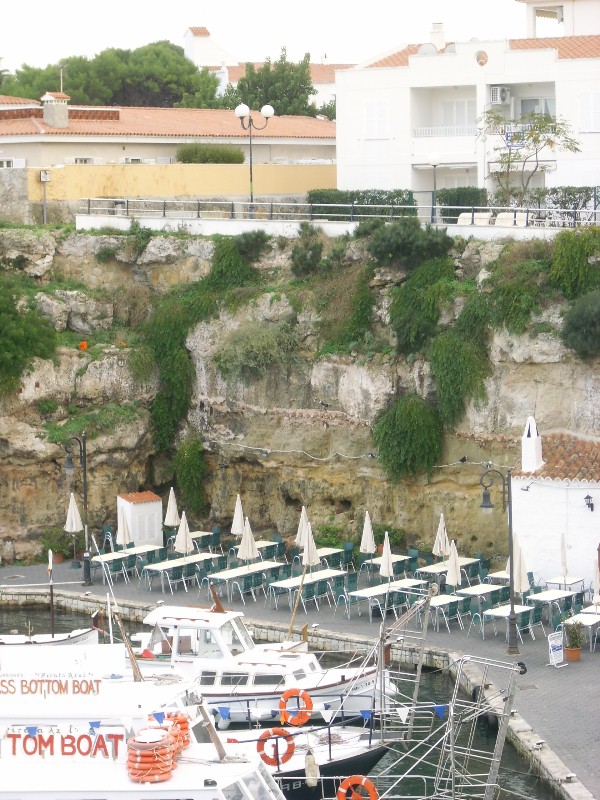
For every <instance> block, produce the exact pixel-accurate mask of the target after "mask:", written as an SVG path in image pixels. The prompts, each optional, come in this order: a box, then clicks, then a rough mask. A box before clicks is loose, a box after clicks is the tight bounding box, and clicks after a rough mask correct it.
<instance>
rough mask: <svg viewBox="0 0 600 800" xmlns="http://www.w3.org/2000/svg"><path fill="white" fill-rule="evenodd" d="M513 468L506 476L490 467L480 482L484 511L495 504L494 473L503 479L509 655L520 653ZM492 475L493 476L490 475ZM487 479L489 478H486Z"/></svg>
mask: <svg viewBox="0 0 600 800" xmlns="http://www.w3.org/2000/svg"><path fill="white" fill-rule="evenodd" d="M511 473H512V468H511V467H507V468H506V476H504V475H503V474H502V473H501V472H500V470H497V469H488V470H486V471H485V472H484V473H483V475H482V476H481V478H480V480H479V483H480V485H481V486H482V487H483V496H482V500H481V506H480V508H482V509H483V510H484V511H491V510H492V509H493V507H494V506H493V504H492V502H491V500H490V487H491V486H493V485H494V477H493V476H494V475H496V476H497V477H498V478H500V480H501V481H502V512H503V513H504V512H506V511H508V558H509V573H508V576H509V577H508V580H509V588H510V611H509V615H508V648H507V650H506V652H507V654H508V655H511V656H518V655H520V650H519V646H518V644H517V616H516V614H515V575H514V558H513V525H512V485H511ZM488 476H492V477H488ZM486 479H487V480H486Z"/></svg>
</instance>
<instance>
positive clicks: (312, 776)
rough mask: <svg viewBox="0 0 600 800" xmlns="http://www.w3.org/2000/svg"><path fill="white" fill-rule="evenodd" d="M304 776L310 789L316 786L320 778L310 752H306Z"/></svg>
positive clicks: (317, 766)
mask: <svg viewBox="0 0 600 800" xmlns="http://www.w3.org/2000/svg"><path fill="white" fill-rule="evenodd" d="M304 774H305V775H306V785H307V786H309V787H310V788H311V789H312V788H313V787H314V786H316V785H317V783H318V782H319V777H320V774H321V773H320V770H319V765H318V764H317V759H316V758H315V755H314V753H313V751H312V750H308V752H307V753H306V758H305V759H304Z"/></svg>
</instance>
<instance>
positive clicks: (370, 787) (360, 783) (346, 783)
mask: <svg viewBox="0 0 600 800" xmlns="http://www.w3.org/2000/svg"><path fill="white" fill-rule="evenodd" d="M359 787H362V788H364V789H365V790H366V791H367V794H368V797H369V800H378V798H379V792H378V791H377V788H376V786H375V784H374V783H373V781H370V780H369V779H368V778H366V777H365V776H364V775H351V776H350V777H349V778H346V779H345V780H343V781H342V782H341V783H340V788H339V789H338V790H337V800H364V798H365V795H364V794H363V793H362V792H359V791H356V790H357V789H358V788H359ZM348 789H350V790H351V794H350V797H348Z"/></svg>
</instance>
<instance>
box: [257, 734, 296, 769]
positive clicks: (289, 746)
mask: <svg viewBox="0 0 600 800" xmlns="http://www.w3.org/2000/svg"><path fill="white" fill-rule="evenodd" d="M278 738H282V739H283V740H284V741H285V744H286V749H285V751H284V752H283V753H280V752H279V749H278V744H279V743H278V741H277V739H278ZM269 739H275V742H274V745H275V746H274V749H273V755H269V754H268V753H265V744H266V743H267V741H268V740H269ZM256 749H257V751H258V755H259V756H260V757H261V758H262V760H263V761H264V762H265V764H268V765H269V766H270V767H276V766H277V765H278V764H285V763H286V762H288V761H289V760H290V758H291V757H292V756H293V755H294V750H295V749H296V745H295V744H294V739H293V737H292V736H291V735H290V734H289V733H288V732H287V731H286V730H285V728H269V730H267V731H265V732H264V733H261V735H260V736H259V737H258V742H257V743H256ZM277 756H279V758H278V757H277Z"/></svg>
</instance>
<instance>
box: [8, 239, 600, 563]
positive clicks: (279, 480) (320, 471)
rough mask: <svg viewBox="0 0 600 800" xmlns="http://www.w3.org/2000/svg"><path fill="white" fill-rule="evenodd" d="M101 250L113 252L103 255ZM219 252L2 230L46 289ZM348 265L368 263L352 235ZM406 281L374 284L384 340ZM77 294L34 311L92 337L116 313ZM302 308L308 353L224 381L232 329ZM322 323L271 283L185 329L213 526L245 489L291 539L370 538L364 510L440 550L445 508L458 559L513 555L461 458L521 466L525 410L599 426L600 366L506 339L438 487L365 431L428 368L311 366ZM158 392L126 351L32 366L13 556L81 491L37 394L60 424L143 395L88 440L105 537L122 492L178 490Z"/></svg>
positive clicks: (483, 256) (591, 428) (17, 420)
mask: <svg viewBox="0 0 600 800" xmlns="http://www.w3.org/2000/svg"><path fill="white" fill-rule="evenodd" d="M499 247H501V245H500V244H499V243H497V242H494V243H488V244H480V243H476V242H474V241H471V242H470V243H469V244H468V245H467V248H466V250H465V251H464V252H463V253H462V254H461V255H459V256H457V261H456V269H457V274H464V275H468V276H477V275H480V276H481V274H482V270H485V267H486V265H487V264H488V263H489V262H490V261H491V260H493V259H494V258H495V257H497V255H498V248H499ZM107 252H108V257H107V256H106V254H107ZM99 253H104V255H103V257H102V259H100V260H99V259H98V257H97V256H98V254H99ZM211 255H212V243H211V242H210V241H209V240H202V239H189V240H186V239H183V238H181V239H180V238H168V237H155V238H154V239H152V240H151V241H150V242H149V244H148V245H147V247H145V248H144V249H143V251H142V252H137V251H135V250H131V249H128V248H127V247H125V246H123V241H122V237H113V236H108V235H103V236H90V235H88V234H70V235H68V236H66V237H65V236H59V235H58V234H50V233H45V232H44V233H43V234H41V235H39V236H38V235H37V234H36V233H33V232H29V231H27V232H24V231H14V230H0V263H1V264H2V267H3V269H15V270H16V269H23V270H25V272H27V273H28V274H30V275H31V276H33V277H35V278H36V280H38V281H39V282H40V283H44V282H46V281H48V280H49V279H50V278H51V276H52V275H53V274H56V272H61V273H62V274H64V275H69V276H72V277H76V278H79V279H81V280H83V281H85V282H86V283H87V284H88V285H90V286H91V287H96V288H98V287H104V288H107V289H108V288H114V287H115V286H122V287H128V288H130V287H134V288H135V287H144V290H145V291H161V290H163V289H165V288H167V287H168V286H169V285H171V284H173V283H181V282H189V281H192V280H197V279H198V278H199V277H201V276H202V275H204V274H206V272H207V271H208V270H209V268H210V259H211ZM351 257H352V258H353V259H354V260H357V261H359V260H360V259H361V258H362V257H363V254H362V253H361V250H360V246H359V245H358V244H357V243H354V242H353V243H352V248H351ZM261 268H262V269H263V270H264V271H265V272H266V273H267V274H268V275H269V281H276V280H277V277H278V275H286V276H289V264H288V262H287V254H286V253H285V252H282V251H281V250H279V249H278V248H277V247H275V246H274V247H273V249H272V251H271V252H270V253H269V254H268V255H267V257H266V258H265V260H264V262H263V263H261ZM399 280H401V276H400V277H399V274H398V273H397V272H393V271H385V270H381V271H378V272H377V274H376V276H375V278H374V281H373V288H374V289H375V291H376V293H377V302H376V307H375V310H374V321H375V326H376V327H377V329H378V335H381V336H387V337H389V339H390V341H391V336H390V333H389V294H390V290H391V288H392V286H393V285H394V284H395V283H397V282H398V281H399ZM83 294H84V297H81V296H79V294H78V293H71V292H67V293H65V292H63V293H62V295H60V294H59V295H56V296H54V297H52V298H50V299H49V298H48V297H47V296H45V297H40V299H39V302H40V307H41V308H42V310H43V312H44V313H46V314H47V315H48V316H49V317H50V318H52V319H53V322H54V324H55V327H57V329H60V328H61V327H62V326H64V325H67V326H69V327H71V329H77V328H79V330H80V332H81V335H82V336H85V335H86V330H89V329H91V328H93V329H96V330H97V329H98V327H100V328H101V326H102V324H104V323H103V320H109V319H111V308H109V307H106V308H102V307H98V306H92V305H90V304H89V303H88V302H87V299H86V298H85V292H84V293H83ZM113 310H114V309H113ZM458 312H459V308H458V307H457V308H451V309H449V310H448V311H447V312H446V314H447V317H448V319H451V318H452V316H454V315H456V314H457V313H458ZM294 315H295V316H294ZM291 316H294V319H295V321H296V322H297V324H298V329H299V331H300V337H301V340H302V342H303V353H302V359H301V361H300V363H299V364H298V365H297V366H296V367H295V368H294V369H293V370H292V371H289V372H288V373H286V374H279V373H270V374H268V375H266V376H265V377H263V378H261V379H260V380H257V381H255V382H252V383H249V384H243V383H237V382H231V381H230V382H227V381H225V379H224V378H223V377H222V375H221V374H220V373H219V371H218V370H217V368H216V367H215V364H214V362H213V356H214V355H215V353H216V352H217V350H218V348H219V346H220V344H221V343H222V342H223V340H224V338H225V337H226V336H227V334H228V333H229V332H231V331H233V330H237V329H239V328H240V327H242V326H244V325H246V324H248V323H249V322H257V321H260V322H262V323H263V324H276V323H278V322H281V321H283V320H285V319H288V318H290V317H291ZM560 319H561V309H560V308H558V307H556V308H553V309H550V310H548V311H546V312H545V314H544V316H543V318H541V319H540V321H541V322H544V323H545V325H544V326H543V327H544V330H547V329H548V326H550V327H554V328H555V329H556V330H558V328H559V327H560ZM318 322H319V316H318V313H317V312H316V311H315V310H314V309H311V308H308V309H304V310H303V311H302V312H300V313H298V314H296V313H295V312H294V310H293V308H292V303H291V302H290V300H289V298H287V297H286V295H285V292H283V291H282V292H281V293H279V294H277V295H274V294H273V293H268V294H267V293H265V294H264V295H262V296H259V297H258V298H256V299H255V300H253V301H252V302H251V303H250V304H248V305H247V306H245V307H243V308H240V309H238V310H237V311H235V312H231V311H228V312H223V313H222V314H221V315H220V316H219V317H218V318H217V319H214V320H211V321H208V322H204V323H202V324H200V325H198V326H196V328H195V329H193V330H192V331H190V334H189V337H188V340H187V347H188V350H189V353H190V356H191V358H192V361H193V364H194V367H195V374H196V379H195V385H194V396H193V402H192V407H191V409H190V413H189V418H188V421H187V428H188V429H190V430H196V431H198V432H200V434H201V435H202V437H203V440H204V441H205V444H206V448H207V450H208V461H209V466H210V475H209V477H208V480H207V484H206V492H207V495H208V498H209V500H210V512H209V514H208V515H207V518H206V519H205V520H202V521H201V523H202V524H206V525H210V524H215V523H218V524H221V525H223V526H224V527H225V528H226V527H227V526H228V525H229V524H230V522H231V516H232V514H233V506H234V501H235V496H236V494H237V493H238V492H239V493H240V494H241V495H242V497H243V500H244V510H245V513H246V514H247V515H248V516H249V518H250V520H251V522H252V525H253V529H254V530H256V531H259V530H261V529H272V530H275V529H277V530H278V531H280V532H282V533H284V534H292V533H295V530H296V527H297V524H298V515H299V511H300V507H301V506H302V505H305V506H306V507H307V508H308V510H309V515H310V518H311V522H312V523H313V527H319V526H323V525H329V526H336V527H337V528H339V529H340V530H341V531H342V532H343V534H344V535H348V536H351V535H355V534H357V535H358V534H360V530H361V528H362V517H363V514H364V511H365V510H366V509H368V510H369V513H370V515H371V518H372V519H373V521H374V522H376V523H380V524H382V525H385V526H390V527H394V528H405V529H407V530H408V531H410V533H411V538H412V541H413V542H414V543H416V544H419V543H420V544H422V545H423V546H424V547H428V546H430V545H431V542H432V541H433V538H434V535H435V530H436V527H437V521H438V518H439V514H440V512H442V511H443V512H444V514H445V517H446V522H447V527H448V531H449V533H450V535H451V536H452V537H453V538H456V539H457V540H458V542H459V547H460V548H461V549H462V550H463V551H468V552H474V551H476V550H482V551H484V552H486V553H487V554H488V555H494V554H502V553H505V552H506V518H505V517H503V516H502V515H501V514H499V513H498V514H496V515H493V516H492V517H491V518H484V517H481V515H480V513H479V503H480V486H479V475H480V473H481V469H480V468H479V467H477V466H474V465H469V464H467V465H465V466H463V465H459V464H457V462H458V461H459V459H460V458H461V457H462V456H463V455H466V456H467V460H468V462H474V463H475V464H477V463H479V462H482V461H494V462H496V463H498V464H514V463H516V462H517V461H518V460H519V457H520V452H519V447H520V437H521V434H522V430H523V426H524V424H525V420H526V418H527V416H529V415H531V414H533V415H535V417H536V420H537V422H538V426H539V429H540V431H541V433H542V434H544V433H548V432H550V431H556V430H567V431H573V432H576V433H578V434H580V435H587V436H592V437H595V436H598V435H599V432H600V420H599V419H598V417H599V412H598V408H599V403H598V402H597V401H598V396H599V393H600V377H599V374H600V373H599V371H598V363H597V362H594V361H592V362H586V363H583V362H581V361H579V360H578V359H576V358H575V357H574V355H573V354H572V353H571V352H569V351H566V350H565V349H564V348H563V347H562V345H561V344H560V341H559V339H558V338H557V337H556V336H554V335H552V334H551V333H541V334H539V335H538V336H536V337H535V338H533V337H530V336H514V335H510V334H508V333H507V332H499V333H497V334H496V336H495V337H494V340H493V342H492V347H491V354H492V360H493V364H494V373H493V375H492V376H491V377H490V378H489V380H488V382H487V389H488V400H487V402H486V403H485V404H484V405H483V406H481V407H476V406H471V407H470V408H469V409H468V411H467V414H466V415H465V418H464V419H463V420H462V421H461V423H460V425H459V426H458V427H457V430H456V431H455V433H454V434H453V435H451V436H448V438H447V441H446V451H445V453H444V456H443V464H444V465H450V466H444V468H443V469H440V470H436V471H435V473H434V476H433V477H432V479H431V480H427V479H426V478H421V479H419V480H417V481H400V482H398V483H392V482H390V481H389V480H388V479H387V477H386V476H385V474H384V473H383V472H382V470H381V469H380V468H379V466H378V462H377V459H376V458H375V457H373V456H374V455H375V452H374V446H373V442H372V437H371V426H372V424H373V422H374V420H375V419H376V417H377V414H378V413H379V412H380V411H381V410H382V409H383V408H385V406H386V405H387V403H388V402H389V400H390V399H391V398H392V397H394V396H395V395H396V394H398V393H408V392H413V391H414V392H417V393H418V394H420V395H421V396H423V397H428V396H429V395H430V393H431V391H432V379H431V376H430V373H429V367H428V364H427V363H426V362H424V361H423V360H422V359H419V358H416V359H414V360H412V361H406V360H396V359H395V358H393V357H392V356H385V355H378V356H376V357H374V358H373V359H371V360H368V361H367V360H364V361H363V360H361V359H359V358H357V357H353V356H345V357H340V356H336V357H333V356H330V357H325V358H321V359H319V360H316V359H315V351H314V347H315V340H316V336H315V330H316V326H317V324H318ZM156 390H157V380H156V377H154V378H152V379H151V380H150V381H149V382H148V384H146V385H138V384H136V383H135V381H133V379H132V377H131V375H130V373H129V368H128V360H127V347H117V346H114V345H107V346H106V347H105V348H103V350H102V353H101V356H100V357H99V358H91V357H90V355H89V354H86V353H82V352H78V351H77V350H74V349H72V348H62V349H60V351H59V354H58V358H57V359H56V361H47V362H46V361H40V360H36V361H35V362H34V364H33V366H32V369H31V370H30V372H29V373H28V374H27V375H25V376H24V378H23V381H22V385H21V388H20V391H19V393H18V394H17V395H16V396H15V397H11V398H1V399H0V540H1V541H3V542H7V541H9V542H11V543H14V547H13V549H14V551H15V553H16V555H17V556H19V555H26V554H28V553H29V554H30V553H32V552H33V551H34V550H35V546H36V539H37V536H38V535H39V532H40V531H41V530H42V529H43V528H44V527H45V526H47V525H63V524H64V517H65V514H66V507H67V500H68V492H69V491H70V490H71V489H72V488H74V490H75V491H78V492H79V493H80V491H81V485H80V475H79V474H78V473H76V475H75V476H74V478H75V483H74V484H72V486H71V487H69V485H68V484H67V482H66V476H65V475H64V460H65V452H64V448H62V447H60V446H58V445H52V444H50V443H49V442H48V440H47V435H46V431H45V428H44V423H45V422H47V419H45V417H44V415H43V413H42V412H41V411H40V409H39V403H40V401H42V400H49V399H53V400H55V401H56V403H57V404H58V409H57V411H56V414H55V415H56V416H57V418H61V415H62V419H64V420H67V419H69V417H70V416H71V415H72V414H73V413H74V412H73V409H75V410H77V409H78V410H82V409H85V408H86V407H87V406H94V407H97V406H99V405H102V404H103V403H121V404H124V403H131V402H133V401H136V402H137V403H138V404H139V407H140V413H139V415H138V416H136V417H135V418H134V419H133V421H132V422H130V423H129V424H128V425H127V426H125V427H122V428H120V429H115V430H111V431H110V433H109V434H106V435H103V436H100V437H98V438H95V439H93V440H90V441H89V443H88V457H89V463H88V470H89V509H90V520H91V523H92V526H93V527H94V526H95V527H96V529H98V528H99V526H100V525H101V524H102V523H103V522H106V521H112V522H114V521H115V517H116V500H115V498H116V494H117V493H118V492H121V491H131V490H137V489H141V488H147V489H153V490H155V491H158V492H162V493H166V492H168V487H169V485H170V483H172V480H173V469H172V465H171V463H170V460H169V459H168V458H165V457H164V456H162V455H161V456H157V454H156V453H154V451H153V444H152V437H151V433H150V429H149V421H148V412H147V408H148V406H149V404H150V402H151V401H152V398H153V397H154V395H155V393H156ZM78 481H79V482H78ZM79 496H80V494H79ZM198 522H200V521H198Z"/></svg>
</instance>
